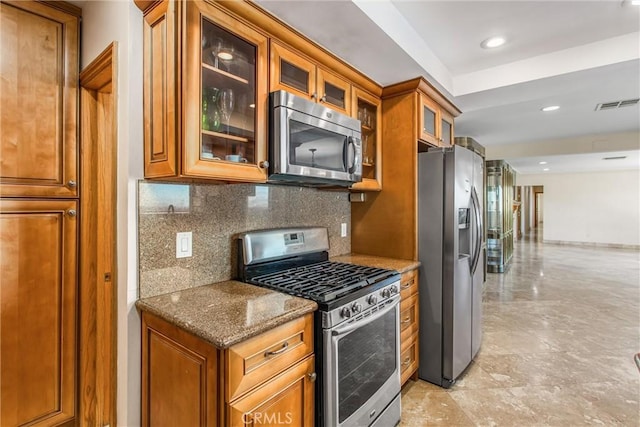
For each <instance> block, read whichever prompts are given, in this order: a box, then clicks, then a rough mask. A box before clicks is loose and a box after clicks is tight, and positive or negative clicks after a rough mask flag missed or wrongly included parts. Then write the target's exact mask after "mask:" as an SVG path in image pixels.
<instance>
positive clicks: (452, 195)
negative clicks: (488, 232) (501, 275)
mask: <svg viewBox="0 0 640 427" xmlns="http://www.w3.org/2000/svg"><path fill="white" fill-rule="evenodd" d="M445 168H446V169H445V199H444V202H445V203H444V218H445V220H444V250H443V256H444V266H445V268H444V271H445V275H444V277H443V279H444V280H443V283H442V297H443V298H442V301H443V308H442V310H443V337H444V338H443V344H444V348H443V350H444V351H443V376H444V378H445V379H448V380H450V381H453V380H455V379H456V378H457V377H458V376H459V375H460V374H461V373H462V371H464V370H465V368H466V367H467V366H468V365H469V363H470V362H471V335H472V308H471V306H472V298H473V292H472V290H473V288H472V275H471V264H472V261H473V259H472V257H473V255H474V254H473V251H474V246H473V242H474V240H473V235H474V229H475V226H474V224H473V223H472V220H473V206H472V201H471V191H472V189H473V153H472V152H471V151H469V150H467V149H465V148H462V147H454V148H453V150H451V151H448V152H446V154H445ZM461 216H463V217H464V216H466V221H465V222H464V223H461V221H460V217H461ZM447 271H451V272H452V273H453V274H451V275H448V274H446V272H447Z"/></svg>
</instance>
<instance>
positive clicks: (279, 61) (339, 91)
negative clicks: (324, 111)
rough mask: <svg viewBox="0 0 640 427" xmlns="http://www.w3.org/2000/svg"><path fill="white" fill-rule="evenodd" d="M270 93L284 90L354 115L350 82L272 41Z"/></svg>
mask: <svg viewBox="0 0 640 427" xmlns="http://www.w3.org/2000/svg"><path fill="white" fill-rule="evenodd" d="M269 75H270V76H271V78H270V85H269V90H270V91H271V92H273V91H276V90H285V91H287V92H291V93H293V94H295V95H298V96H301V97H303V98H305V99H310V100H313V101H316V102H318V103H320V104H323V105H325V106H327V107H329V108H332V109H334V110H336V111H339V112H341V113H344V114H346V115H350V114H351V108H352V106H351V83H350V82H349V81H347V80H345V79H343V78H342V77H340V76H338V75H337V74H335V73H333V72H331V71H329V70H328V69H327V68H325V67H323V66H321V65H320V64H318V63H315V62H313V61H312V60H310V59H307V58H305V57H304V56H303V55H302V54H299V53H297V52H294V51H293V50H291V49H289V48H287V47H285V46H284V45H282V44H280V43H277V42H273V41H272V42H271V61H270V70H269Z"/></svg>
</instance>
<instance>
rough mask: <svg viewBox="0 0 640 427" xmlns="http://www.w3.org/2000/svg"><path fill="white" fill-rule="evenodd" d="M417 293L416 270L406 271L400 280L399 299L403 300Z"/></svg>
mask: <svg viewBox="0 0 640 427" xmlns="http://www.w3.org/2000/svg"><path fill="white" fill-rule="evenodd" d="M416 292H418V270H411V271H407V272H406V273H403V274H402V277H401V278H400V297H401V298H402V299H403V300H404V299H407V298H408V297H409V296H410V295H413V294H415V293H416Z"/></svg>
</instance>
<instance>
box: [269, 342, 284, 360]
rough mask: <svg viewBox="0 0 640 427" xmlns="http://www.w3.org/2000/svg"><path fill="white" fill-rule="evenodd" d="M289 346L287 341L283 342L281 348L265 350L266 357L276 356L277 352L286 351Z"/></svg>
mask: <svg viewBox="0 0 640 427" xmlns="http://www.w3.org/2000/svg"><path fill="white" fill-rule="evenodd" d="M287 347H289V342H288V341H285V342H284V343H282V348H281V349H280V350H276V351H265V352H264V357H269V356H275V355H276V354H281V353H284V352H285V351H287Z"/></svg>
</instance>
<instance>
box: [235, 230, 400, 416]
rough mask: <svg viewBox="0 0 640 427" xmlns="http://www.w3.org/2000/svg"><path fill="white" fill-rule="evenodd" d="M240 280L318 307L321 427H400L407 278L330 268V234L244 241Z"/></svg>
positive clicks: (294, 233) (282, 234) (273, 233)
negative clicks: (402, 307)
mask: <svg viewBox="0 0 640 427" xmlns="http://www.w3.org/2000/svg"><path fill="white" fill-rule="evenodd" d="M238 242H239V243H238V273H239V275H240V279H241V280H243V281H245V282H248V283H252V284H255V285H258V286H263V287H267V288H270V289H273V290H277V291H280V292H284V293H288V294H292V295H296V296H300V297H303V298H308V299H312V300H314V301H316V302H317V303H318V306H319V310H318V311H317V312H316V315H315V348H316V372H317V374H318V381H317V382H316V426H327V427H342V426H345V427H346V426H358V427H360V426H379V427H389V426H395V425H396V424H398V423H399V421H400V327H399V317H400V313H399V311H400V310H399V302H400V294H399V285H400V274H398V273H397V272H395V271H391V270H384V269H380V268H372V267H364V266H358V265H353V264H344V263H339V262H331V261H328V258H329V255H328V252H327V251H328V250H329V237H328V234H327V229H326V228H290V229H275V230H260V231H253V232H248V233H244V234H242V235H240V238H239V241H238Z"/></svg>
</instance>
